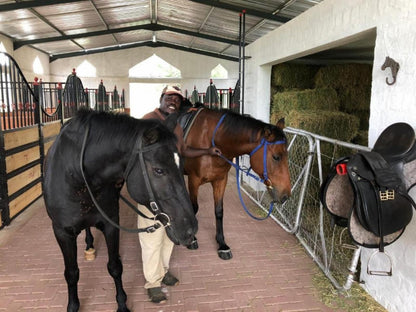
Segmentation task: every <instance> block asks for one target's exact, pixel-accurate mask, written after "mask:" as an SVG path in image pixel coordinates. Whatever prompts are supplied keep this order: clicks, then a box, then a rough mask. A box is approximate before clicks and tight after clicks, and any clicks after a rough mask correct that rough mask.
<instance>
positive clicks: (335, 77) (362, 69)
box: [314, 64, 372, 90]
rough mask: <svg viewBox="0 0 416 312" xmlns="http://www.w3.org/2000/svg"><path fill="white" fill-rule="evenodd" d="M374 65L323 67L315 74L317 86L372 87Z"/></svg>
mask: <svg viewBox="0 0 416 312" xmlns="http://www.w3.org/2000/svg"><path fill="white" fill-rule="evenodd" d="M371 79H372V66H371V65H365V64H338V65H329V66H323V67H321V68H320V69H319V70H318V72H317V73H316V75H315V79H314V80H315V85H316V87H317V88H325V87H329V88H334V89H336V90H338V89H351V88H353V87H357V86H367V87H370V88H371Z"/></svg>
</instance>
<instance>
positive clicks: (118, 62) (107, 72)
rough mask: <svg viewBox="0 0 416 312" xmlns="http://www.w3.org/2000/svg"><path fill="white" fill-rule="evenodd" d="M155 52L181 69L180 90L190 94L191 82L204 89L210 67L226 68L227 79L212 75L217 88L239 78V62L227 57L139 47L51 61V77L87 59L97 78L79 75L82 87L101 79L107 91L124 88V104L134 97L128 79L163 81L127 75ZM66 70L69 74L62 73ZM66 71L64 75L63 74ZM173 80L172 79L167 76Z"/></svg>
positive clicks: (206, 85) (94, 83)
mask: <svg viewBox="0 0 416 312" xmlns="http://www.w3.org/2000/svg"><path fill="white" fill-rule="evenodd" d="M153 54H156V55H157V56H159V57H160V58H162V59H163V60H165V61H166V62H168V63H169V64H171V65H173V66H175V67H176V68H177V69H179V70H180V71H181V76H182V78H181V79H178V80H177V83H178V84H180V85H181V86H182V90H183V92H185V90H188V94H189V96H190V95H191V93H192V91H193V90H194V86H196V88H197V89H198V91H199V92H205V91H206V88H207V87H208V85H209V78H210V75H211V70H212V69H213V68H214V67H216V66H217V65H218V64H221V65H222V66H223V67H224V68H225V69H226V70H227V71H228V79H214V84H215V86H216V87H217V89H228V88H230V87H231V88H234V86H235V84H236V82H237V79H238V62H232V61H227V60H223V59H218V58H214V57H209V56H203V55H199V54H194V53H189V52H183V51H177V50H172V49H169V48H150V47H140V48H132V49H126V50H120V51H112V52H105V53H99V54H91V55H86V56H79V57H72V58H65V59H58V60H56V61H54V62H52V63H51V64H50V72H51V77H52V78H53V80H54V81H57V80H60V81H62V80H63V81H65V79H66V76H67V75H69V74H70V73H71V72H72V69H73V68H76V67H78V66H79V65H80V64H81V63H82V62H83V61H84V60H87V61H88V62H89V63H91V64H92V65H93V66H94V67H96V69H97V78H82V82H83V84H84V87H87V88H97V86H98V84H99V83H100V80H101V79H102V80H103V83H104V85H105V86H106V89H107V91H111V90H112V89H113V88H114V85H117V90H119V92H120V91H121V90H122V89H125V94H126V100H127V106H128V107H129V106H130V105H129V103H130V102H132V103H133V101H137V100H136V99H132V100H130V99H129V93H130V92H129V83H130V82H133V83H138V82H142V83H164V82H166V80H164V79H137V78H133V79H129V69H130V68H132V67H133V66H135V65H137V64H138V63H140V62H142V61H144V60H145V59H147V58H149V57H150V56H152V55H153ZM65 73H68V74H65ZM63 74H65V76H63ZM169 81H172V79H169Z"/></svg>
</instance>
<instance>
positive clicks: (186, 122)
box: [178, 107, 204, 140]
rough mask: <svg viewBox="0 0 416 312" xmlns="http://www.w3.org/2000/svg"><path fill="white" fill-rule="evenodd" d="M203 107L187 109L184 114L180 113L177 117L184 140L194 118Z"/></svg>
mask: <svg viewBox="0 0 416 312" xmlns="http://www.w3.org/2000/svg"><path fill="white" fill-rule="evenodd" d="M203 109H204V108H203V107H199V108H195V107H191V108H189V109H188V110H187V111H186V112H185V113H182V114H180V115H179V117H178V123H179V125H180V126H181V127H182V129H183V139H184V140H186V137H187V136H188V133H189V130H190V129H191V127H192V125H193V123H194V120H195V118H196V116H198V114H199V113H200V112H201V111H202V110H203Z"/></svg>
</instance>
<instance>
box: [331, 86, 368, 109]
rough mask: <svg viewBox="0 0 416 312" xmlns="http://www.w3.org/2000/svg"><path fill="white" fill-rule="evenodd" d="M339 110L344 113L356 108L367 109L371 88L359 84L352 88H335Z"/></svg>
mask: <svg viewBox="0 0 416 312" xmlns="http://www.w3.org/2000/svg"><path fill="white" fill-rule="evenodd" d="M337 93H338V96H339V100H340V104H341V110H342V111H344V112H346V113H350V114H351V113H353V112H355V111H357V110H360V111H363V110H369V109H370V101H371V88H370V87H369V86H365V85H361V86H356V87H353V88H344V89H338V90H337Z"/></svg>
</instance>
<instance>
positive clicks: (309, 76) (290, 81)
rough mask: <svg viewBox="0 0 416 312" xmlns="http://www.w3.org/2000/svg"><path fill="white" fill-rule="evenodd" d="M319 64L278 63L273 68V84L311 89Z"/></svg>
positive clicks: (281, 87)
mask: <svg viewBox="0 0 416 312" xmlns="http://www.w3.org/2000/svg"><path fill="white" fill-rule="evenodd" d="M318 69H319V67H318V66H312V65H301V64H289V63H284V64H277V65H274V66H273V68H272V86H273V87H278V88H280V89H293V88H298V89H311V88H313V87H314V80H313V77H314V76H315V74H316V72H317V70H318Z"/></svg>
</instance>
